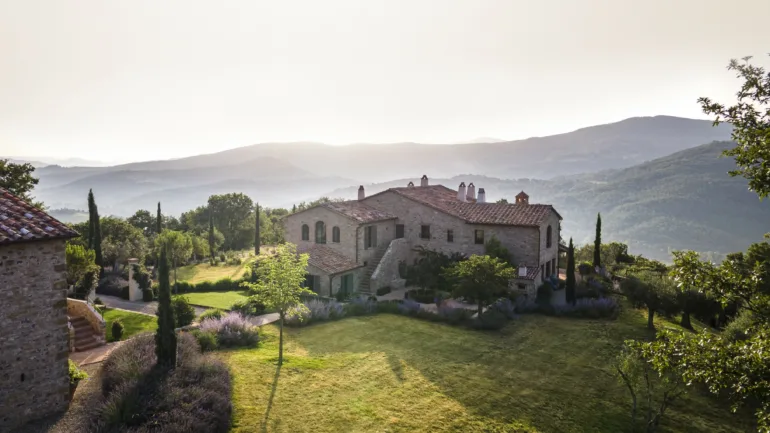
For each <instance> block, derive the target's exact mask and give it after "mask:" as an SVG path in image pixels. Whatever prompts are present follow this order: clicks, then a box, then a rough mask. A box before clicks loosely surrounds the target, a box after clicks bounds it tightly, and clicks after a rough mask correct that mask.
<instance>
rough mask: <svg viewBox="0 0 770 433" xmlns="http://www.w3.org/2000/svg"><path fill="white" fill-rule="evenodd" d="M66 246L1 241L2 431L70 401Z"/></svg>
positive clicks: (51, 242)
mask: <svg viewBox="0 0 770 433" xmlns="http://www.w3.org/2000/svg"><path fill="white" fill-rule="evenodd" d="M64 245H65V240H43V241H35V242H17V243H12V244H9V245H0V312H2V313H1V314H0V431H8V430H10V429H12V428H14V427H17V426H19V425H22V424H24V423H26V422H28V421H31V420H34V419H37V418H41V417H45V416H47V415H51V414H54V413H57V412H62V411H64V410H66V409H67V406H68V405H69V373H68V364H67V357H68V355H69V328H68V326H67V298H66V296H67V283H66V264H65V255H64V249H65V248H64Z"/></svg>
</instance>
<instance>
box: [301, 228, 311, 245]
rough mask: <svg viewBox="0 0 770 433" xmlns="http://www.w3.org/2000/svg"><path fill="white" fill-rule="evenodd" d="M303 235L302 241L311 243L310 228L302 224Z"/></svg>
mask: <svg viewBox="0 0 770 433" xmlns="http://www.w3.org/2000/svg"><path fill="white" fill-rule="evenodd" d="M301 231H302V233H301V234H300V239H302V240H303V241H308V242H309V241H310V226H308V225H307V224H302V229H301Z"/></svg>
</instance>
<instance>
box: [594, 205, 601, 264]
mask: <svg viewBox="0 0 770 433" xmlns="http://www.w3.org/2000/svg"><path fill="white" fill-rule="evenodd" d="M597 266H598V267H601V266H602V214H601V213H598V214H596V238H595V239H594V267H597Z"/></svg>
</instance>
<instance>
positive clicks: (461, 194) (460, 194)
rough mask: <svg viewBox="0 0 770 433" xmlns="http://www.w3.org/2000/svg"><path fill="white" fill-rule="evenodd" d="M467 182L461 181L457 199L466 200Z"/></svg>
mask: <svg viewBox="0 0 770 433" xmlns="http://www.w3.org/2000/svg"><path fill="white" fill-rule="evenodd" d="M465 197H466V195H465V182H460V187H459V188H457V199H458V200H460V201H465Z"/></svg>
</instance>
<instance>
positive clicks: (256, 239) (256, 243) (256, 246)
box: [254, 203, 261, 256]
mask: <svg viewBox="0 0 770 433" xmlns="http://www.w3.org/2000/svg"><path fill="white" fill-rule="evenodd" d="M255 213H256V214H257V217H256V220H257V223H256V227H255V228H254V255H257V256H258V255H259V247H260V245H261V243H260V239H259V203H257V207H256V212H255Z"/></svg>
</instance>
